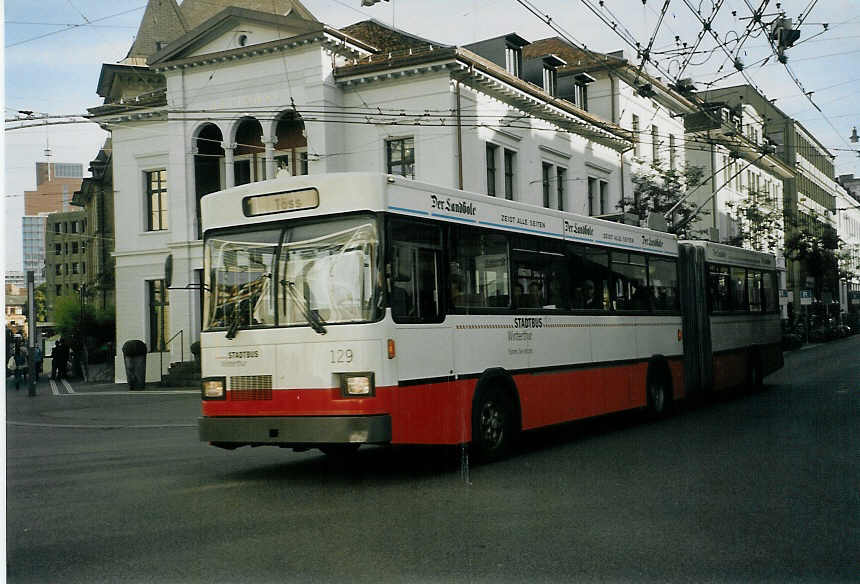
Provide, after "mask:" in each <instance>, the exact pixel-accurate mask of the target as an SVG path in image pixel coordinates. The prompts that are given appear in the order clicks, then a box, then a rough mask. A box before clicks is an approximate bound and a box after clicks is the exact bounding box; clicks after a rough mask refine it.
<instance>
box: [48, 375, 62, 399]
mask: <svg viewBox="0 0 860 584" xmlns="http://www.w3.org/2000/svg"><path fill="white" fill-rule="evenodd" d="M49 381H50V382H51V392H52V393H53V394H54V395H60V392H59V391H57V383H56V382H55V381H54V380H53V379H49Z"/></svg>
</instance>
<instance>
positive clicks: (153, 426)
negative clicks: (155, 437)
mask: <svg viewBox="0 0 860 584" xmlns="http://www.w3.org/2000/svg"><path fill="white" fill-rule="evenodd" d="M6 425H7V426H26V427H28V428H67V429H69V428H71V429H76V430H153V429H163V428H196V427H197V424H48V423H47V422H15V421H13V420H6Z"/></svg>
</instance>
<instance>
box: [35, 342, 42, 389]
mask: <svg viewBox="0 0 860 584" xmlns="http://www.w3.org/2000/svg"><path fill="white" fill-rule="evenodd" d="M33 362H34V363H35V364H36V382H37V383H38V381H39V376H40V375H41V374H42V347H40V346H39V345H36V347H35V348H34V349H33Z"/></svg>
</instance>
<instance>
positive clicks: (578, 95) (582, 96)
mask: <svg viewBox="0 0 860 584" xmlns="http://www.w3.org/2000/svg"><path fill="white" fill-rule="evenodd" d="M573 81H574V84H573V103H575V104H576V105H578V106H579V107H580V108H582V109H584V110H585V111H588V85H589V84H591V83H594V81H595V79H594V77H592V76H591V75H589V74H588V73H580V74H578V75H576V76H574V78H573Z"/></svg>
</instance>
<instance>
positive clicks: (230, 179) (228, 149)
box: [221, 142, 236, 189]
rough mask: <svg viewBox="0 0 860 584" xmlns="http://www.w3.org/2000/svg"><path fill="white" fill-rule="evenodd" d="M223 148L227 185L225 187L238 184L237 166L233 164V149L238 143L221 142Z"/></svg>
mask: <svg viewBox="0 0 860 584" xmlns="http://www.w3.org/2000/svg"><path fill="white" fill-rule="evenodd" d="M221 148H223V149H224V177H225V179H224V180H225V181H226V182H227V185H226V186H225V188H228V189H229V188H230V187H234V186H236V168H235V166H233V150H234V149H235V148H236V144H231V143H229V142H221Z"/></svg>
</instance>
